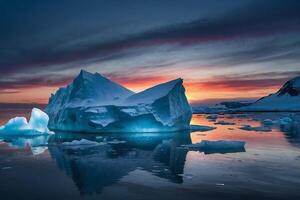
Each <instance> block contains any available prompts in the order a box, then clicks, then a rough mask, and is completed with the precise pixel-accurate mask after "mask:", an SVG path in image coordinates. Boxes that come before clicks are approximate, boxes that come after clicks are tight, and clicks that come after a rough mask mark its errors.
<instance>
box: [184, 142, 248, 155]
mask: <svg viewBox="0 0 300 200" xmlns="http://www.w3.org/2000/svg"><path fill="white" fill-rule="evenodd" d="M245 144H246V142H244V141H231V140H216V141H209V140H202V141H201V142H199V143H195V144H188V145H184V147H186V148H188V149H189V150H193V151H201V152H204V153H233V152H244V151H245Z"/></svg>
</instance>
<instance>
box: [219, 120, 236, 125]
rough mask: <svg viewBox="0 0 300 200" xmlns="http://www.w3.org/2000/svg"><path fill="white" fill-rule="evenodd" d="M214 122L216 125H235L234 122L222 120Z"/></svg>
mask: <svg viewBox="0 0 300 200" xmlns="http://www.w3.org/2000/svg"><path fill="white" fill-rule="evenodd" d="M214 124H216V125H235V123H234V122H225V121H223V120H222V121H217V122H215V123H214Z"/></svg>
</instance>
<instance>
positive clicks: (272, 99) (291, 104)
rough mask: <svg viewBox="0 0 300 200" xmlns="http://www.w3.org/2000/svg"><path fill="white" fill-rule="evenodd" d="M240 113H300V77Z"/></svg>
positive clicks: (241, 109)
mask: <svg viewBox="0 0 300 200" xmlns="http://www.w3.org/2000/svg"><path fill="white" fill-rule="evenodd" d="M239 110H240V111H300V76H298V77H296V78H294V79H291V80H289V81H287V82H286V83H285V84H284V85H283V86H282V87H281V88H280V90H279V91H278V92H276V93H274V94H270V95H269V96H266V97H263V98H261V99H259V100H258V101H256V102H255V103H253V104H251V105H249V106H245V107H242V108H240V109H239Z"/></svg>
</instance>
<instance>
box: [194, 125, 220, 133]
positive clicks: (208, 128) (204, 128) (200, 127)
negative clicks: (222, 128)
mask: <svg viewBox="0 0 300 200" xmlns="http://www.w3.org/2000/svg"><path fill="white" fill-rule="evenodd" d="M214 129H216V127H212V126H203V125H191V126H190V130H191V132H197V131H200V132H204V131H211V130H214Z"/></svg>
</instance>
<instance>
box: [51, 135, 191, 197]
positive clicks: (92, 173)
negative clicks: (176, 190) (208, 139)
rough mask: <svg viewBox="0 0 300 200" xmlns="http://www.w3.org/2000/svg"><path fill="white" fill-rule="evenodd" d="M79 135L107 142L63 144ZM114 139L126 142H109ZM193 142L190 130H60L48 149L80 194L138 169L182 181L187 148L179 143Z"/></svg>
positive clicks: (99, 189)
mask: <svg viewBox="0 0 300 200" xmlns="http://www.w3.org/2000/svg"><path fill="white" fill-rule="evenodd" d="M71 135H72V136H71ZM78 137H81V138H82V137H84V138H85V139H87V140H92V139H93V140H94V141H96V140H97V139H98V140H99V138H100V140H101V141H106V144H105V145H98V146H90V147H88V146H87V147H86V148H68V147H66V146H65V145H63V143H64V142H66V141H70V139H74V138H78ZM112 140H115V141H126V142H122V143H109V141H112ZM190 143H191V139H190V134H189V132H178V133H166V134H161V133H160V134H159V133H157V134H121V135H118V134H116V135H111V134H110V135H101V137H99V136H98V137H97V136H95V135H86V134H84V135H80V134H67V133H58V134H55V135H53V136H51V138H50V140H49V153H50V155H51V156H52V157H53V159H55V160H56V163H57V165H58V167H59V168H60V169H61V170H63V171H64V172H65V173H66V174H67V175H68V176H70V177H71V178H72V179H73V181H74V182H75V183H76V185H77V187H78V188H79V190H80V192H81V194H83V195H85V194H93V193H100V192H101V191H102V189H103V187H106V186H109V185H112V184H114V183H116V182H118V181H119V180H120V179H121V178H122V177H124V176H126V175H128V174H129V173H130V172H132V171H134V170H136V169H139V170H145V171H147V172H149V173H152V174H153V175H155V176H159V177H161V178H165V179H167V180H169V181H171V182H175V183H182V181H183V180H182V176H179V174H182V173H183V169H184V164H185V158H186V154H187V152H188V150H186V149H183V148H177V147H179V146H180V145H182V144H190ZM145 181H146V180H145Z"/></svg>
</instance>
